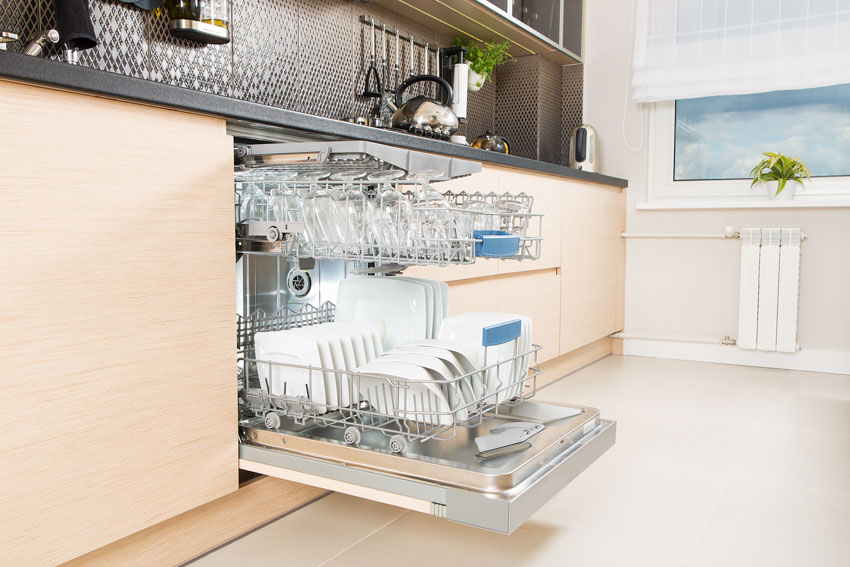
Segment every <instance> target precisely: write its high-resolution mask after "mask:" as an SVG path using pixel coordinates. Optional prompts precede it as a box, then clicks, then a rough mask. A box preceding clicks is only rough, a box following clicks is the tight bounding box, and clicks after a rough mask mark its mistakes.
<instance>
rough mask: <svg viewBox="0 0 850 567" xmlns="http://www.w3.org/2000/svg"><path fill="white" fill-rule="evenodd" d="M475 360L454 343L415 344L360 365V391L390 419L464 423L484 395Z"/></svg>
mask: <svg viewBox="0 0 850 567" xmlns="http://www.w3.org/2000/svg"><path fill="white" fill-rule="evenodd" d="M474 356H475V355H474V353H472V352H470V351H468V350H467V349H466V348H465V347H464V346H463V345H458V344H455V343H452V342H450V341H441V340H438V339H421V340H417V341H412V342H410V343H407V344H404V345H402V346H398V347H396V348H393V349H392V350H389V351H387V352H385V353H384V354H383V355H382V356H379V357H378V358H376V359H375V360H373V361H371V362H369V363H368V364H365V365H363V366H361V367H359V368H358V369H357V372H358V373H359V374H361V375H360V376H359V377H358V378H357V379H358V381H359V384H358V390H359V392H360V396H361V398H362V399H365V400H368V401H369V402H370V404H371V405H372V406H373V407H374V408H375V409H376V410H377V411H378V412H379V413H382V414H385V415H390V416H395V417H400V418H403V419H408V420H412V421H419V422H423V423H425V424H427V425H450V424H452V423H454V422H455V421H464V420H466V419H468V418H469V409H470V406H471V405H472V404H474V403H475V401H476V400H478V399H479V398H480V397H481V395H482V393H483V392H484V384H483V381H482V377H481V375H480V373H477V370H478V367H477V366H476V364H475V362H474V361H473V357H474ZM399 379H401V380H402V381H403V382H400V381H399Z"/></svg>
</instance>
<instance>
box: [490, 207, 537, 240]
mask: <svg viewBox="0 0 850 567" xmlns="http://www.w3.org/2000/svg"><path fill="white" fill-rule="evenodd" d="M496 207H498V208H499V210H500V211H501V213H502V214H501V216H500V218H501V230H504V231H505V232H510V233H511V234H515V235H517V236H519V237H523V236H525V231H526V229H527V228H528V216H527V215H528V213H530V212H531V211H530V210H529V208H528V206H527V205H526V204H525V203H523V202H522V201H516V200H513V199H507V198H504V199H499V200H498V201H496Z"/></svg>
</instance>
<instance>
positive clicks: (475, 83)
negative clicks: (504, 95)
mask: <svg viewBox="0 0 850 567" xmlns="http://www.w3.org/2000/svg"><path fill="white" fill-rule="evenodd" d="M455 45H460V46H463V48H464V49H466V51H467V54H466V59H465V60H464V61H465V62H466V63H469V90H470V91H473V92H475V91H477V90H479V89H481V87H483V86H484V81H486V80H488V79H489V80H490V82H491V83H492V82H493V78H492V77H493V70H494V69H495V68H496V65H501V64H502V63H504V61H505V60H506V59H507V58H508V57H510V56H509V55H508V51H509V50H510V48H511V42H509V41H505V42H503V43H496V42H493V41H491V42H490V43H477V42H474V41H466V42H465V41H463V40H462V39H461V38H460V37H456V38H455Z"/></svg>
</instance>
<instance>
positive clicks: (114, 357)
mask: <svg viewBox="0 0 850 567" xmlns="http://www.w3.org/2000/svg"><path fill="white" fill-rule="evenodd" d="M0 116H3V136H2V137H1V138H0V152H2V154H3V155H4V159H3V160H0V179H2V183H0V247H2V250H3V269H2V270H0V290H2V294H0V313H2V315H0V317H2V319H3V325H2V326H0V361H2V362H0V376H2V377H0V384H2V386H0V407H2V411H0V431H2V432H3V434H2V436H0V501H2V502H3V515H2V518H0V549H2V550H3V559H2V562H3V563H4V564H8V565H55V564H57V563H60V562H63V561H66V560H69V559H72V558H74V557H77V556H79V555H81V554H83V553H86V552H88V551H90V550H93V549H95V548H98V547H100V546H103V545H105V544H108V543H110V542H112V541H115V540H117V539H119V538H123V537H124V536H127V535H129V534H132V533H134V532H136V531H138V530H140V529H142V528H145V527H147V526H149V525H151V524H154V523H157V522H160V521H163V520H165V519H167V518H170V517H172V516H175V515H177V514H179V513H181V512H184V511H186V510H189V509H192V508H195V507H197V506H199V505H201V504H203V503H205V502H207V501H210V500H212V499H214V498H218V497H220V496H223V495H224V494H227V493H228V492H230V491H233V490H235V489H236V488H237V484H238V465H237V442H236V432H235V430H234V423H235V421H236V419H237V415H236V409H237V408H236V404H235V403H234V396H233V370H234V363H235V361H234V350H235V345H234V340H233V339H234V337H233V314H234V312H235V306H234V304H235V297H236V290H235V283H234V278H233V250H234V240H233V238H234V236H233V196H232V168H233V165H232V159H233V148H232V140H231V138H230V137H229V136H228V135H226V132H225V123H224V121H223V120H220V119H215V118H209V117H202V116H197V115H192V114H187V113H182V112H176V111H170V110H164V109H158V108H152V107H149V106H142V105H137V104H131V103H126V102H118V101H112V100H106V99H103V98H98V97H93V96H87V95H81V94H72V93H68V92H63V91H58V90H52V89H47V88H41V87H34V86H28V85H22V84H17V83H12V82H7V81H0Z"/></svg>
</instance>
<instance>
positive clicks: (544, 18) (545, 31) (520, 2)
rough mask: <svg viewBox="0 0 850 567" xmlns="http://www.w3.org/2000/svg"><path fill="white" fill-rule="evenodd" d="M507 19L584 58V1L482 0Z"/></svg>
mask: <svg viewBox="0 0 850 567" xmlns="http://www.w3.org/2000/svg"><path fill="white" fill-rule="evenodd" d="M481 1H482V2H483V3H486V4H490V5H492V6H494V7H495V8H496V9H498V10H499V12H502V13H504V15H505V18H506V19H509V20H513V21H516V22H521V23H523V24H525V25H526V26H528V27H529V28H531V29H533V30H534V31H535V32H536V33H537V34H539V35H540V36H543V37H545V38H547V39H549V40H550V41H553V42H555V43H557V44H558V45H560V46H561V47H563V48H564V49H566V50H567V51H569V52H570V53H572V54H574V55H576V56H578V57H581V56H582V27H583V26H582V22H583V16H584V0H481Z"/></svg>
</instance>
